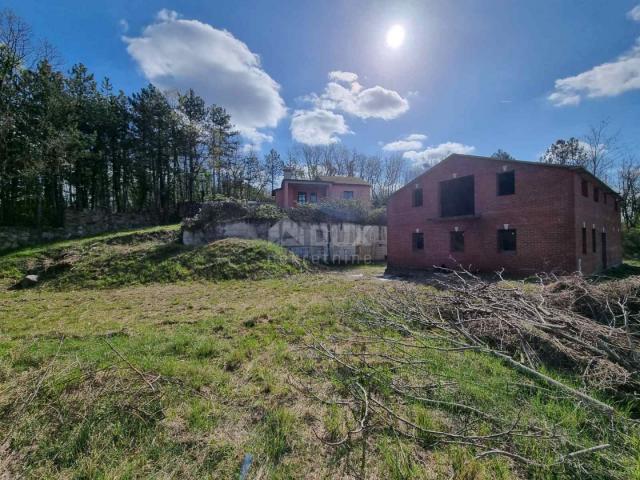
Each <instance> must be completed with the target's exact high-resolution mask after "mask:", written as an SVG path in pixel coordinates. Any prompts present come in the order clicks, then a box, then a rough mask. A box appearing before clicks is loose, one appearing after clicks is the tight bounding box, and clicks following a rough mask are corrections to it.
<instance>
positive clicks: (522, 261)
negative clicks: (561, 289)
mask: <svg viewBox="0 0 640 480" xmlns="http://www.w3.org/2000/svg"><path fill="white" fill-rule="evenodd" d="M619 200H620V199H619V196H618V194H617V193H616V192H614V191H613V190H612V189H611V188H610V187H608V186H607V185H606V184H605V183H604V182H602V181H601V180H599V179H598V178H596V177H595V176H593V175H591V174H590V173H589V172H587V171H586V170H585V169H583V168H581V167H571V166H558V165H548V164H544V163H537V162H522V161H515V160H501V159H496V158H490V157H478V156H473V155H458V154H453V155H450V156H449V157H447V158H446V159H444V160H443V161H442V162H440V163H439V164H438V165H436V166H434V167H433V168H431V169H430V170H427V171H426V172H425V173H423V174H422V175H420V176H419V177H417V178H416V179H414V180H412V181H411V182H410V183H408V184H407V185H405V186H404V187H402V188H401V189H400V190H398V191H397V192H396V193H395V194H394V195H393V196H392V197H391V199H390V200H389V205H388V265H389V268H390V270H394V269H430V268H433V267H435V266H447V267H453V266H455V265H456V264H461V265H464V266H465V267H470V268H471V269H472V270H477V271H497V270H499V269H502V268H504V269H505V271H506V272H508V273H513V274H519V275H527V274H534V273H537V272H543V271H546V272H550V271H553V272H575V271H581V272H583V273H585V274H590V273H594V272H598V271H601V270H603V269H606V268H608V267H611V266H615V265H618V264H620V263H621V262H622V242H621V223H620V213H619V208H618V207H619V205H618V204H619Z"/></svg>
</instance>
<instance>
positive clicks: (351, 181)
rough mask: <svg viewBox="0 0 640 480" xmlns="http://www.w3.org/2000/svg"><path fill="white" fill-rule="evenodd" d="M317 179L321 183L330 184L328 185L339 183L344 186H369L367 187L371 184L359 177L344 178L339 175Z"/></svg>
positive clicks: (320, 176) (319, 176) (318, 177)
mask: <svg viewBox="0 0 640 480" xmlns="http://www.w3.org/2000/svg"><path fill="white" fill-rule="evenodd" d="M316 178H317V179H318V180H320V181H321V182H328V183H338V184H344V185H367V186H368V185H369V182H366V181H364V180H363V179H361V178H358V177H344V176H339V175H334V176H322V175H318V176H317V177H316Z"/></svg>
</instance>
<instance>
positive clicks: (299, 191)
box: [272, 169, 371, 208]
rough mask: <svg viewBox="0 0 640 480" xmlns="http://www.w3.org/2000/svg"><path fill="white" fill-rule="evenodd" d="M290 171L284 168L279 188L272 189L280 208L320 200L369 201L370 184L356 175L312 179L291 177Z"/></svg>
mask: <svg viewBox="0 0 640 480" xmlns="http://www.w3.org/2000/svg"><path fill="white" fill-rule="evenodd" d="M291 174H292V172H291V171H290V170H288V169H285V172H284V178H283V180H282V185H281V186H280V188H276V189H275V190H274V191H273V194H272V195H273V196H275V197H276V204H277V205H278V206H279V207H280V208H291V207H295V206H297V205H304V204H307V203H318V202H321V201H322V200H326V199H330V200H359V201H361V202H363V203H365V204H370V203H371V185H369V184H368V183H367V182H365V181H364V180H362V179H361V178H357V177H339V176H333V177H325V176H318V177H316V178H315V179H313V180H302V179H297V178H292V177H291Z"/></svg>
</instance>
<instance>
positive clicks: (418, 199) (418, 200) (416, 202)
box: [413, 188, 422, 207]
mask: <svg viewBox="0 0 640 480" xmlns="http://www.w3.org/2000/svg"><path fill="white" fill-rule="evenodd" d="M413 206H414V207H421V206H422V189H421V188H416V189H415V190H414V191H413Z"/></svg>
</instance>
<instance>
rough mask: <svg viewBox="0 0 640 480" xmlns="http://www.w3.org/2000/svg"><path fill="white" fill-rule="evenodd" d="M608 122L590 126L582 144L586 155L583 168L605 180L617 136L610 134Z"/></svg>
mask: <svg viewBox="0 0 640 480" xmlns="http://www.w3.org/2000/svg"><path fill="white" fill-rule="evenodd" d="M609 130H610V125H609V121H608V120H603V121H601V122H600V123H599V124H597V125H591V126H590V127H589V131H588V133H587V134H586V135H585V136H584V143H583V144H582V146H583V149H584V151H585V154H586V159H585V163H584V167H585V168H586V169H587V170H589V171H590V172H591V173H592V174H594V175H595V176H596V177H599V178H603V179H605V178H606V177H607V175H608V172H609V170H610V169H611V167H612V166H613V164H614V161H615V158H614V157H615V154H616V143H617V138H618V134H617V133H614V134H612V133H610V132H609Z"/></svg>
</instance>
